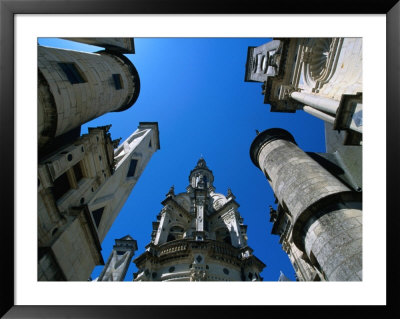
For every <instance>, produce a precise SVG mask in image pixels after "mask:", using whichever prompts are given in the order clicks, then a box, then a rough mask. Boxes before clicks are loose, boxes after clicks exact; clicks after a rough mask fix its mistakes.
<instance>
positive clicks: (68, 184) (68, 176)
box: [53, 162, 84, 201]
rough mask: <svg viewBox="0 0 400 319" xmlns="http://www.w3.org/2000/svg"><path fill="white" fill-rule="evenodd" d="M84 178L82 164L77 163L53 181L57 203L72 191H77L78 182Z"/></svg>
mask: <svg viewBox="0 0 400 319" xmlns="http://www.w3.org/2000/svg"><path fill="white" fill-rule="evenodd" d="M83 177H84V174H83V170H82V164H81V162H78V163H76V164H75V165H74V166H73V167H71V168H70V169H69V170H67V171H66V172H65V173H64V174H62V175H60V176H59V177H57V178H56V179H55V180H54V181H53V195H54V199H55V200H56V201H57V200H59V199H60V198H61V197H62V196H64V195H65V194H66V193H67V192H68V191H69V190H70V189H77V188H78V182H79V181H80V180H81V179H82V178H83Z"/></svg>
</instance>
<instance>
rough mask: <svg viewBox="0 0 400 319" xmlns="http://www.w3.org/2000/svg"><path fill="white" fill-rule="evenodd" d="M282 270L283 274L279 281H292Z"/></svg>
mask: <svg viewBox="0 0 400 319" xmlns="http://www.w3.org/2000/svg"><path fill="white" fill-rule="evenodd" d="M280 272H281V274H280V275H279V279H278V281H291V280H290V279H289V278H288V277H286V276H285V274H284V273H283V272H282V270H281V271H280Z"/></svg>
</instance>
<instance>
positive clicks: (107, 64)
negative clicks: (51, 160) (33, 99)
mask: <svg viewBox="0 0 400 319" xmlns="http://www.w3.org/2000/svg"><path fill="white" fill-rule="evenodd" d="M115 40H116V41H117V40H118V39H115ZM131 40H132V41H133V39H131ZM95 43H96V41H94V43H93V44H95ZM99 44H102V43H99ZM125 51H126V50H124V49H121V51H117V50H112V51H110V50H104V51H100V52H97V53H85V52H78V51H72V50H62V49H57V48H50V47H43V46H38V144H39V151H40V152H43V151H44V150H43V149H45V147H46V146H47V147H48V144H49V143H50V142H52V141H53V140H54V138H56V137H60V136H63V135H65V134H68V133H69V132H71V131H72V130H74V129H76V128H79V127H80V126H81V125H82V124H84V123H86V122H88V121H90V120H92V119H94V118H97V117H99V116H101V115H102V114H105V113H107V112H118V111H123V110H126V109H127V108H129V107H130V106H132V105H133V104H134V103H135V101H136V100H137V98H138V96H139V91H140V80H139V75H138V73H137V71H136V69H135V67H134V65H133V64H132V62H131V61H130V60H129V59H127V58H126V57H125V56H124V55H123V54H122V53H123V52H125Z"/></svg>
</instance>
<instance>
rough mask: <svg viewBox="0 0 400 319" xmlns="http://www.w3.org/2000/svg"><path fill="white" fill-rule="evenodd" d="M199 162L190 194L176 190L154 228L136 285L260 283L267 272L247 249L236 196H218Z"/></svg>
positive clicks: (138, 260)
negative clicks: (149, 283) (156, 282)
mask: <svg viewBox="0 0 400 319" xmlns="http://www.w3.org/2000/svg"><path fill="white" fill-rule="evenodd" d="M213 181H214V175H213V173H212V171H211V170H210V169H209V168H208V167H207V165H206V162H205V160H204V159H203V158H200V160H199V161H198V163H197V165H196V167H195V168H194V169H193V170H192V171H191V172H190V175H189V185H188V186H187V188H186V192H184V193H179V194H175V192H174V187H171V189H170V190H169V192H168V193H167V195H166V198H165V200H164V201H163V202H162V204H163V205H164V207H163V209H162V210H161V212H160V214H159V215H158V216H157V221H156V222H153V232H152V234H151V242H150V244H149V245H147V246H146V251H145V252H144V253H143V254H142V255H140V256H139V257H137V258H136V259H135V260H134V263H135V264H136V265H137V268H138V272H137V273H135V274H134V281H260V280H262V278H261V277H260V272H261V271H262V270H263V268H264V267H265V265H264V263H262V262H261V261H260V260H259V259H258V258H257V257H255V256H254V255H253V254H252V249H251V248H250V247H249V246H247V235H246V229H247V226H245V225H244V224H243V219H242V218H241V216H240V214H239V212H238V207H239V204H238V203H237V202H236V201H235V196H234V195H233V194H232V192H231V191H230V190H228V193H227V195H223V194H219V193H216V192H215V188H214V186H213Z"/></svg>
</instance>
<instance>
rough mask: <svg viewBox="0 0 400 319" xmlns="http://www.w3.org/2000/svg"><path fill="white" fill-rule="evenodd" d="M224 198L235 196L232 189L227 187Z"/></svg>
mask: <svg viewBox="0 0 400 319" xmlns="http://www.w3.org/2000/svg"><path fill="white" fill-rule="evenodd" d="M226 198H232V199H235V198H236V197H235V195H233V193H232V190H231V189H230V188H228V191H227V194H226Z"/></svg>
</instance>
